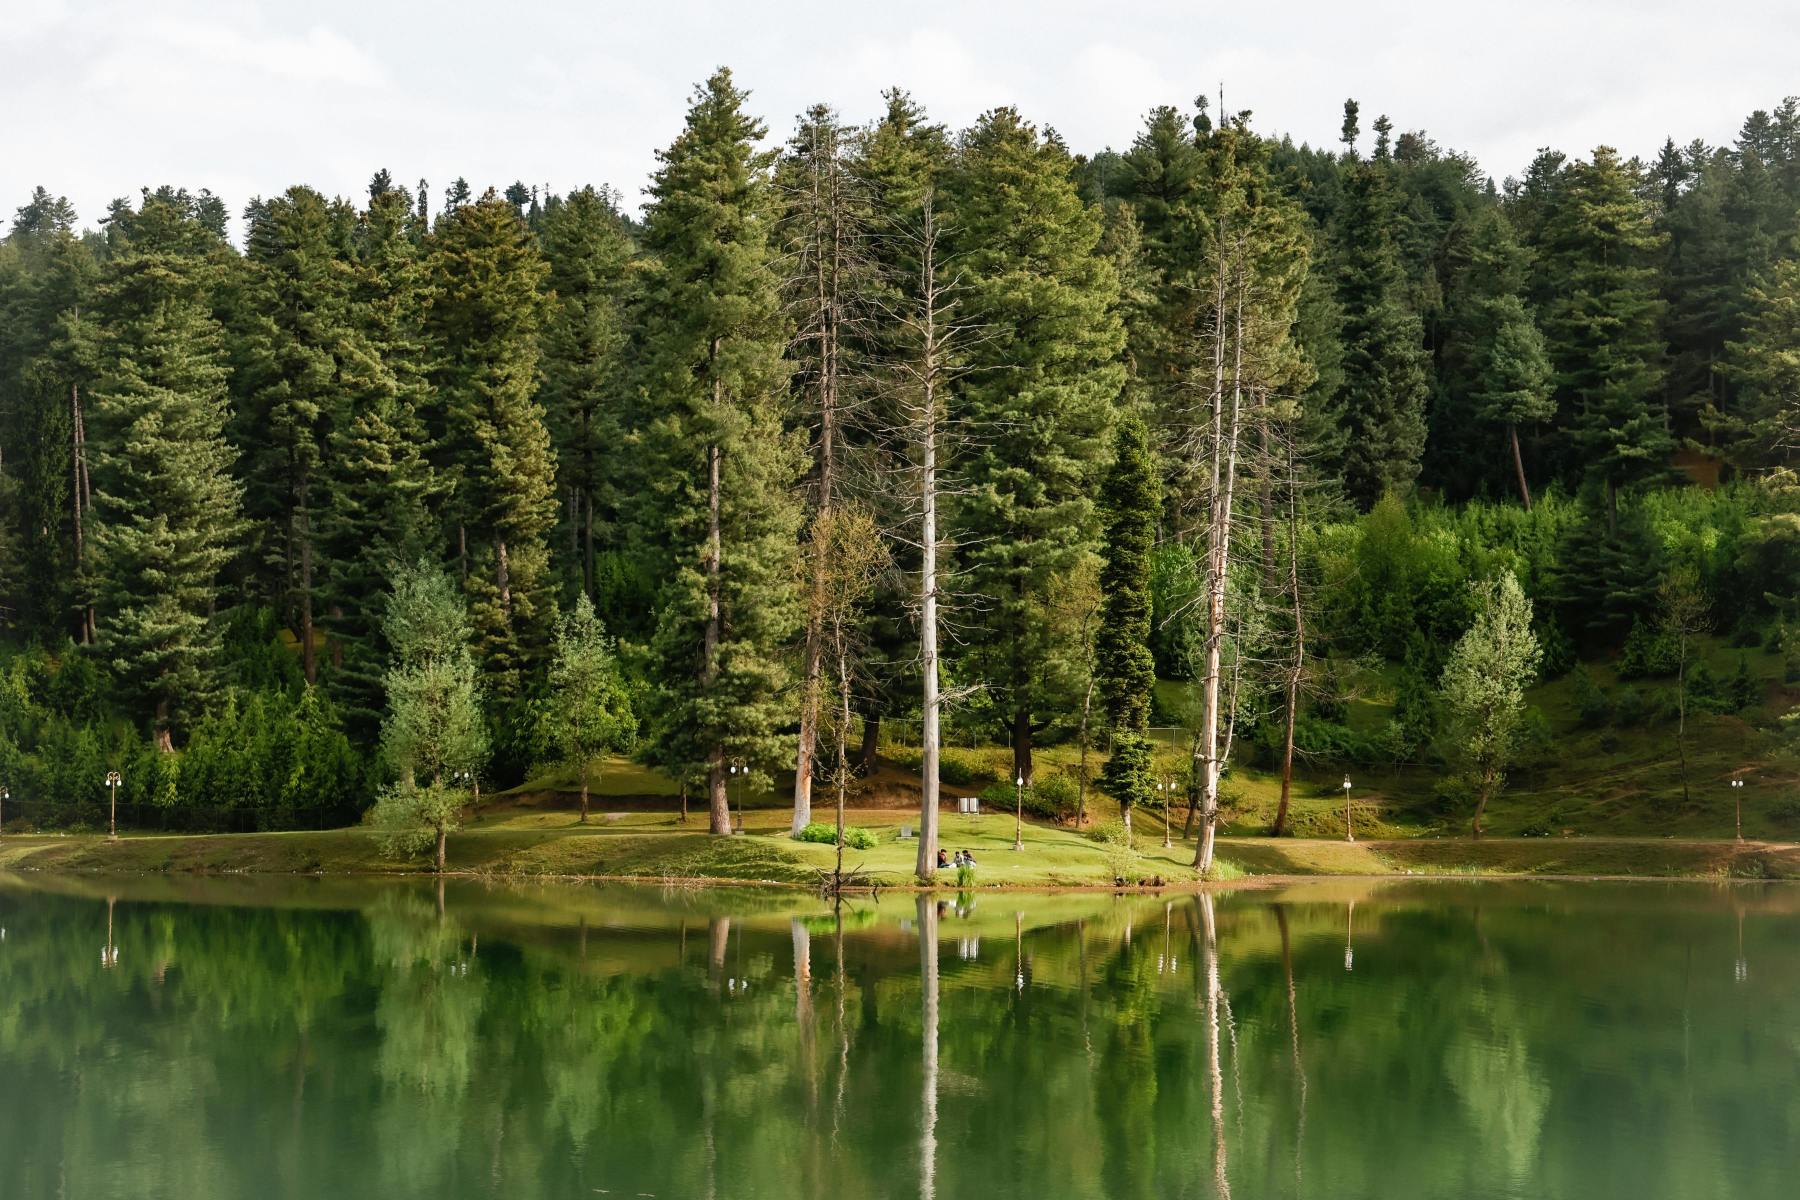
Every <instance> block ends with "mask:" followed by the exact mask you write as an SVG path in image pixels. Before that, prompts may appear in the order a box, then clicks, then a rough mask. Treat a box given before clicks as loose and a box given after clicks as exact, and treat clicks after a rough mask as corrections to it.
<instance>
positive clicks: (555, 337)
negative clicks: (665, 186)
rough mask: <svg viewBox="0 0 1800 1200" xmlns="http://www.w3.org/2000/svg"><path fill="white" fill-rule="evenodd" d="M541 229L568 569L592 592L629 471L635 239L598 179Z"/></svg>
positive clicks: (548, 370) (554, 209) (576, 585)
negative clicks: (626, 409)
mask: <svg viewBox="0 0 1800 1200" xmlns="http://www.w3.org/2000/svg"><path fill="white" fill-rule="evenodd" d="M539 238H540V240H541V241H542V243H543V247H544V258H545V260H546V261H547V262H548V263H549V265H550V270H549V273H548V275H546V276H545V284H546V286H547V287H548V288H549V290H550V294H551V300H550V309H549V313H548V315H547V317H546V319H545V322H544V337H543V369H544V388H543V405H544V413H545V416H546V418H547V419H548V421H549V423H550V432H551V439H552V441H553V442H554V444H555V446H556V463H557V469H556V476H557V480H558V482H559V483H560V484H561V485H562V486H561V491H562V495H563V505H564V508H563V518H562V523H563V527H564V532H565V533H566V536H567V539H568V542H567V544H568V555H569V559H568V562H567V563H566V564H565V566H564V571H563V573H564V576H565V579H566V580H567V582H568V584H569V586H570V588H571V589H573V590H579V591H581V592H584V593H586V594H587V596H588V597H589V598H590V599H592V598H595V597H596V580H595V554H596V552H597V548H598V549H612V548H613V547H614V543H615V540H616V538H617V533H616V531H615V526H616V524H617V522H618V519H619V509H620V505H621V495H622V493H621V484H622V482H623V479H624V477H625V475H626V472H625V470H624V465H625V460H626V455H625V454H624V450H625V446H624V439H625V431H624V426H623V424H622V421H621V418H622V417H623V415H624V414H623V382H624V381H623V361H622V355H623V352H624V348H625V341H626V337H627V335H628V331H627V328H626V314H625V308H626V303H627V299H628V297H627V291H628V289H629V287H630V285H631V274H630V270H631V260H632V254H633V247H632V244H631V236H630V234H629V233H627V232H626V229H625V223H624V221H623V220H622V219H621V218H620V216H619V211H618V207H617V202H616V200H615V198H614V197H613V196H612V195H611V194H610V193H608V192H604V191H597V190H595V189H594V188H591V187H584V188H581V189H580V190H578V191H574V192H571V193H569V195H568V196H567V197H566V198H564V199H562V200H560V201H559V202H557V203H556V204H553V205H551V206H550V208H549V209H548V211H546V213H545V214H544V218H543V221H542V225H541V227H540V230H539ZM559 541H560V539H559Z"/></svg>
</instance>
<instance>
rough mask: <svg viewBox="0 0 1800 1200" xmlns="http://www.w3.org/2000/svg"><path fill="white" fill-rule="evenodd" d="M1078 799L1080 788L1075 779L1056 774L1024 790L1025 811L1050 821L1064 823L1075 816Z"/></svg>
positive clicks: (1066, 775) (1060, 773) (1070, 776)
mask: <svg viewBox="0 0 1800 1200" xmlns="http://www.w3.org/2000/svg"><path fill="white" fill-rule="evenodd" d="M1080 799H1081V788H1080V786H1079V785H1078V784H1077V783H1076V782H1075V778H1074V777H1073V776H1072V775H1068V774H1066V773H1063V772H1058V773H1057V774H1055V775H1046V776H1045V777H1044V778H1042V779H1039V780H1038V781H1037V782H1036V783H1034V784H1032V785H1031V786H1030V787H1028V788H1026V789H1025V811H1026V812H1029V813H1032V814H1033V815H1035V816H1040V817H1044V818H1046V819H1048V820H1051V821H1066V820H1069V819H1071V818H1073V817H1074V816H1075V806H1076V804H1077V802H1079V801H1080Z"/></svg>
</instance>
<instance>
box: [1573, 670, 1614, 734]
mask: <svg viewBox="0 0 1800 1200" xmlns="http://www.w3.org/2000/svg"><path fill="white" fill-rule="evenodd" d="M1569 696H1570V699H1571V701H1572V702H1573V703H1574V705H1575V716H1576V718H1577V719H1578V720H1579V721H1580V722H1581V724H1582V727H1583V728H1586V729H1595V728H1598V727H1599V726H1601V725H1604V724H1606V722H1607V720H1608V718H1610V717H1611V716H1612V711H1613V706H1612V701H1611V700H1608V699H1607V698H1606V690H1605V689H1604V688H1602V687H1601V686H1600V685H1599V684H1598V683H1595V682H1594V677H1593V675H1591V674H1589V672H1588V669H1587V668H1586V667H1576V668H1575V670H1574V671H1573V672H1571V673H1570V675H1569Z"/></svg>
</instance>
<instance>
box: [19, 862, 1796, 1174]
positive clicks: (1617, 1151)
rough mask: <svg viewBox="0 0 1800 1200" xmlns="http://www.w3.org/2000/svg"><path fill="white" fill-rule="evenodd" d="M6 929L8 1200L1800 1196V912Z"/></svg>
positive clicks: (1719, 907)
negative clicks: (1799, 1171)
mask: <svg viewBox="0 0 1800 1200" xmlns="http://www.w3.org/2000/svg"><path fill="white" fill-rule="evenodd" d="M0 927H4V937H3V939H0V1196H4V1197H7V1198H9V1200H24V1198H36V1197H74V1198H82V1197H182V1198H198V1200H204V1198H211V1197H233V1198H236V1197H246V1198H275V1197H333V1198H356V1197H384V1198H400V1197H414V1196H417V1197H433V1198H443V1197H459V1196H497V1197H509V1198H521V1200H525V1198H533V1197H592V1196H600V1195H610V1196H615V1197H617V1196H624V1197H637V1196H658V1197H681V1198H698V1197H715V1196H716V1197H722V1198H731V1200H735V1198H739V1197H813V1196H833V1197H836V1196H843V1197H856V1198H860V1197H917V1196H935V1197H945V1198H962V1197H970V1198H974V1200H1001V1198H1005V1197H1031V1198H1058V1197H1106V1198H1111V1200H1122V1198H1127V1197H1157V1198H1159V1200H1160V1198H1167V1197H1182V1196H1207V1197H1210V1196H1220V1195H1226V1194H1229V1195H1234V1196H1238V1197H1253V1198H1258V1200H1261V1198H1267V1197H1284V1196H1315V1197H1320V1198H1322V1200H1323V1198H1330V1200H1341V1198H1345V1197H1381V1198H1383V1200H1394V1198H1404V1197H1459V1198H1460V1197H1532V1198H1537V1197H1630V1198H1632V1200H1644V1198H1650V1197H1682V1198H1689V1197H1715V1196H1716V1197H1733V1198H1737V1200H1743V1198H1751V1197H1765V1196H1766V1197H1790V1196H1793V1195H1795V1194H1796V1191H1797V1189H1800V1183H1797V1182H1796V1166H1797V1161H1796V1151H1797V1150H1800V889H1787V888H1782V887H1778V886H1770V887H1759V888H1746V887H1708V886H1703V885H1693V884H1688V885H1622V884H1515V883H1439V884H1418V883H1414V884H1410V885H1400V886H1389V887H1378V886H1375V885H1371V884H1367V883H1348V882H1338V883H1321V884H1319V885H1317V886H1310V887H1295V888H1289V889H1286V890H1282V891H1276V892H1240V893H1233V894H1229V895H1223V896H1219V897H1216V898H1199V897H1193V896H1179V897H1172V898H1145V897H1138V898H1132V899H1120V898H1114V897H1111V896H1101V895H1091V894H1089V895H1073V896H1059V897H1010V896H999V895H986V896H981V897H980V898H979V899H978V900H977V901H976V902H975V903H974V905H973V907H968V906H966V905H962V904H958V903H957V902H954V901H952V902H950V903H949V904H947V905H943V906H940V905H938V904H936V903H934V902H932V901H928V900H923V899H921V898H918V897H914V896H910V895H898V894H894V895H888V896H884V897H882V898H881V899H880V900H879V902H876V901H870V900H863V901H860V902H858V903H857V904H856V905H854V906H853V907H851V908H848V909H846V910H845V911H844V912H843V914H842V916H841V920H840V919H839V918H838V917H837V916H834V914H832V913H831V911H830V910H829V909H828V908H826V907H825V906H824V905H822V904H820V903H818V902H816V901H813V900H810V899H808V898H803V897H796V896H794V895H792V894H788V895H769V894H765V893H759V892H750V891H741V890H739V891H722V892H674V893H665V892H661V891H657V890H628V889H619V888H605V889H601V888H568V889H560V888H558V889H552V888H527V889H504V888H486V887H481V886H477V885H472V884H463V885H457V884H452V885H451V886H450V887H449V888H448V889H447V891H446V892H444V893H443V895H442V896H441V898H440V896H439V894H438V893H437V892H436V891H435V890H434V889H433V888H432V887H430V886H429V885H423V886H415V885H412V884H387V885H380V884H375V883H344V882H336V883H333V882H317V883H304V884H298V883H297V884H279V885H278V884H270V883H258V882H256V881H251V880H236V881H213V882H207V881H182V880H160V879H152V880H140V881H117V882H108V881H105V880H99V879H94V878H87V877H80V878H65V879H46V878H36V879H33V880H31V881H25V880H20V879H16V878H12V879H8V878H4V877H0ZM933 947H935V953H933Z"/></svg>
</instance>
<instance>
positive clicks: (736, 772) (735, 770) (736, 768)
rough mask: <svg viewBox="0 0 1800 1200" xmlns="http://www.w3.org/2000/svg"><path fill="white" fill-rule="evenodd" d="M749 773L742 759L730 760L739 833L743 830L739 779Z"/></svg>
mask: <svg viewBox="0 0 1800 1200" xmlns="http://www.w3.org/2000/svg"><path fill="white" fill-rule="evenodd" d="M749 773H750V768H749V767H746V766H745V765H744V760H743V759H741V758H734V759H732V760H731V786H732V789H733V790H734V791H736V792H737V818H738V820H737V831H738V832H739V833H742V832H744V786H743V784H742V783H741V782H739V780H740V779H741V778H742V777H743V776H745V775H748V774H749Z"/></svg>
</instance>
